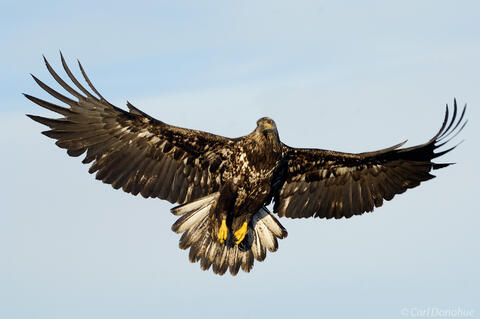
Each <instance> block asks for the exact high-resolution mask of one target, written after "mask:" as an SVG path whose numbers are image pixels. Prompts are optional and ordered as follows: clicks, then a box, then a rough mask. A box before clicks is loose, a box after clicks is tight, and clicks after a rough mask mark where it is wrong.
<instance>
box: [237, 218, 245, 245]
mask: <svg viewBox="0 0 480 319" xmlns="http://www.w3.org/2000/svg"><path fill="white" fill-rule="evenodd" d="M247 226H248V223H247V222H243V225H242V227H240V228H239V229H238V230H237V231H236V232H235V234H234V235H235V238H237V241H236V242H235V244H237V245H238V244H240V243H241V242H242V240H243V239H244V238H245V235H247V232H248V227H247Z"/></svg>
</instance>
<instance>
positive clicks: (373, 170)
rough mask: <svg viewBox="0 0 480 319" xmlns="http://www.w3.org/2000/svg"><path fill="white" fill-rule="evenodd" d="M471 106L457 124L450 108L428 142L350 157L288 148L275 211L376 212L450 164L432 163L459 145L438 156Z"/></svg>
mask: <svg viewBox="0 0 480 319" xmlns="http://www.w3.org/2000/svg"><path fill="white" fill-rule="evenodd" d="M465 110H466V107H465V108H464V109H463V111H462V113H461V115H460V117H459V118H458V120H457V103H456V101H455V102H454V111H453V116H452V118H451V119H450V120H449V114H448V106H447V109H446V114H445V120H444V122H443V125H442V127H441V129H440V130H439V132H438V133H437V134H436V135H435V136H434V137H433V138H432V139H431V140H429V141H428V142H427V143H425V144H422V145H418V146H414V147H409V148H400V147H401V146H402V145H403V144H404V143H405V142H403V143H400V144H398V145H395V146H392V147H390V148H386V149H383V150H379V151H376V152H368V153H360V154H349V153H340V152H333V151H327V150H317V149H297V148H291V147H288V146H286V145H285V146H284V152H285V154H286V156H285V160H284V161H283V162H282V163H281V165H280V166H279V167H278V168H277V171H276V175H275V179H274V180H273V187H274V194H273V198H274V201H275V206H274V211H275V212H276V213H277V214H278V215H280V216H286V217H291V218H302V217H312V216H313V217H320V218H332V217H335V218H341V217H346V218H349V217H351V216H353V215H361V214H363V213H364V212H371V211H373V209H374V207H380V206H382V204H383V200H384V199H385V200H391V199H392V198H393V197H394V196H395V195H396V194H401V193H403V192H405V191H406V190H407V189H408V188H413V187H416V186H418V185H419V184H420V183H421V182H423V181H426V180H429V179H431V178H433V177H434V176H433V175H431V174H430V171H431V170H432V169H439V168H442V167H446V166H448V165H450V164H436V163H433V162H432V160H433V159H435V158H437V157H439V156H441V155H443V154H445V153H447V152H449V151H451V150H452V149H454V148H455V147H452V148H450V149H447V150H444V151H441V152H438V153H435V152H434V151H435V150H436V149H437V148H439V147H441V146H443V145H445V143H447V142H448V141H449V140H447V141H444V140H445V139H446V138H447V137H448V136H450V135H451V134H452V133H454V132H455V134H454V135H453V136H452V138H453V137H454V136H455V135H456V134H457V133H458V132H460V131H461V130H462V129H463V127H464V126H465V124H466V121H465V122H463V117H464V115H465Z"/></svg>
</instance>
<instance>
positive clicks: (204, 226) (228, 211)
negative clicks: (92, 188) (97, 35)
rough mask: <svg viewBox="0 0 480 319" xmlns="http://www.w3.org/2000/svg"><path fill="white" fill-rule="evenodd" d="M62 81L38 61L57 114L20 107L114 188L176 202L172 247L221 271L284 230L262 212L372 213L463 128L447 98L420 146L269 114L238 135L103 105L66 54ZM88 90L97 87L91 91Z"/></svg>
mask: <svg viewBox="0 0 480 319" xmlns="http://www.w3.org/2000/svg"><path fill="white" fill-rule="evenodd" d="M61 62H62V65H63V68H64V70H65V72H66V74H67V75H68V77H69V78H70V80H71V81H72V83H73V84H74V87H76V88H74V87H72V86H71V85H69V84H67V83H66V82H65V81H64V80H63V79H62V78H61V77H60V76H58V75H57V73H56V72H55V71H54V70H53V68H52V67H51V66H50V64H49V63H48V62H47V60H46V59H45V64H46V67H47V69H48V71H49V72H50V74H51V75H52V76H53V78H54V79H55V80H56V81H57V82H58V84H60V86H62V87H63V88H64V89H65V90H66V91H67V92H68V93H70V94H71V97H67V96H65V95H63V94H61V93H58V92H57V91H55V90H54V89H52V88H50V87H49V86H47V85H46V84H44V83H43V82H42V81H40V80H39V79H37V78H36V77H35V76H33V75H32V76H33V79H34V80H35V81H36V82H37V84H38V85H39V86H40V87H41V88H42V89H44V90H45V91H47V92H48V93H49V94H50V95H52V96H53V97H54V98H56V99H57V100H59V101H61V102H63V103H65V104H67V105H68V106H69V107H68V108H66V107H63V106H59V105H56V104H53V103H51V102H47V101H44V100H41V99H39V98H36V97H33V96H31V95H28V94H25V96H26V97H27V98H28V99H29V100H31V101H32V102H34V103H36V104H38V105H40V106H42V107H44V108H46V109H48V110H51V111H53V112H56V113H58V114H60V115H62V117H60V118H58V119H50V118H45V117H40V116H36V115H28V116H29V117H30V118H31V119H33V120H35V121H37V122H39V123H41V124H44V125H46V126H48V127H49V128H50V130H48V131H45V132H43V134H45V135H46V136H48V137H50V138H53V139H56V140H57V142H56V144H57V145H58V146H59V147H61V148H64V149H66V150H67V153H68V155H70V156H80V155H82V154H84V153H85V152H86V155H85V158H84V160H83V163H85V164H86V163H92V165H91V166H90V169H89V173H95V172H96V178H97V179H98V180H101V181H103V182H104V183H108V184H111V185H112V186H113V188H115V189H118V188H122V189H123V190H124V191H125V192H127V193H131V194H133V195H137V194H139V193H140V194H141V195H142V196H143V197H155V198H160V199H166V200H168V201H169V202H171V203H177V204H180V205H179V206H176V207H174V208H173V209H172V210H171V211H172V213H173V214H174V215H177V216H181V217H180V218H179V219H178V220H177V221H176V222H175V223H174V224H173V226H172V230H173V231H175V232H177V233H183V235H182V236H181V238H180V248H182V249H188V248H190V252H189V259H190V261H191V262H198V261H200V266H201V268H202V269H203V270H207V269H209V268H210V267H212V268H213V271H214V272H215V273H217V274H224V273H225V272H226V271H227V269H229V270H230V273H231V274H232V275H235V274H237V273H238V271H239V269H240V267H241V268H242V269H243V270H244V271H245V272H249V271H250V270H251V268H252V267H253V262H254V259H256V260H258V261H262V260H264V259H265V257H266V250H267V249H268V250H269V251H271V252H274V251H276V250H277V248H278V242H277V239H282V238H285V237H286V236H287V231H286V230H285V228H284V227H283V226H282V225H281V224H280V223H279V221H278V220H277V219H276V218H275V216H274V215H273V214H272V213H271V212H270V211H268V209H267V208H266V206H267V205H268V204H269V203H271V202H272V201H273V202H274V206H273V213H275V214H277V215H278V216H281V217H284V216H285V217H289V218H303V217H319V218H327V219H329V218H342V217H345V218H350V217H352V216H353V215H361V214H363V213H365V212H371V211H373V209H374V208H375V207H380V206H381V205H382V203H383V200H391V199H392V198H393V197H394V196H395V195H396V194H400V193H403V192H405V191H406V190H407V189H409V188H413V187H416V186H418V185H419V184H420V183H421V182H423V181H426V180H429V179H431V178H433V177H434V176H433V175H431V174H430V171H431V170H435V169H439V168H442V167H446V166H448V165H450V164H449V163H444V164H437V163H433V162H432V160H433V159H434V158H436V157H439V156H441V155H443V154H445V153H447V152H449V151H451V150H452V149H453V148H454V147H452V148H450V149H447V150H444V151H441V152H434V151H435V150H436V149H437V148H439V147H441V146H443V145H444V144H445V143H446V142H448V141H445V139H446V138H447V137H448V136H450V135H451V134H452V133H454V132H455V135H456V133H458V132H460V131H461V130H462V129H463V127H464V126H465V124H466V121H463V119H464V115H465V107H464V108H463V111H462V112H461V115H460V116H459V117H457V103H456V101H455V102H454V109H453V115H452V116H451V117H450V116H449V109H448V106H447V108H446V112H445V120H444V122H443V125H442V126H441V128H440V130H439V131H438V133H437V134H436V135H435V136H434V137H433V138H431V139H430V140H429V141H428V142H426V143H425V144H422V145H418V146H414V147H408V148H400V147H401V146H402V145H403V144H404V143H405V142H403V143H400V144H397V145H394V146H392V147H389V148H386V149H382V150H379V151H375V152H367V153H360V154H350V153H340V152H334V151H328V150H321V149H299V148H292V147H289V146H287V145H285V144H283V143H282V142H281V141H280V139H279V135H278V131H277V127H276V125H275V122H274V121H273V120H272V119H270V118H267V117H264V118H261V119H259V120H258V121H257V127H256V129H255V130H254V131H253V132H251V133H250V134H248V135H245V136H242V137H239V138H226V137H222V136H218V135H214V134H210V133H206V132H202V131H196V130H190V129H185V128H180V127H175V126H172V125H168V124H166V123H164V122H162V121H159V120H156V119H154V118H153V117H151V116H149V115H147V114H145V113H144V112H142V111H140V110H139V109H137V108H135V107H134V106H133V105H132V104H130V103H128V102H127V106H128V108H129V112H127V111H124V110H122V109H120V108H117V107H116V106H114V105H112V104H110V103H109V102H108V101H107V100H106V99H105V98H103V96H102V95H100V93H99V92H98V91H97V90H96V89H95V87H94V86H93V85H92V83H91V82H90V80H89V79H88V77H87V75H86V74H85V71H84V69H83V68H82V66H81V64H80V63H79V67H80V71H81V73H82V75H83V77H84V78H85V81H86V83H87V84H88V86H89V87H90V89H91V91H89V90H87V89H86V88H85V87H84V86H82V84H81V83H80V82H79V81H78V80H77V79H76V78H75V77H74V76H73V74H72V72H71V71H70V69H69V68H68V66H67V64H66V63H65V60H64V58H63V56H61ZM92 92H93V93H92Z"/></svg>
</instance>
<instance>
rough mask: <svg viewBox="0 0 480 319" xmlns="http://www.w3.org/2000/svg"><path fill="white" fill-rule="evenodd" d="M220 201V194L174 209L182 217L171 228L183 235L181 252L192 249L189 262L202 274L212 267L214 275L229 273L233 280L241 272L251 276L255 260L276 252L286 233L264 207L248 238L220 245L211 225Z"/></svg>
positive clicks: (250, 224) (252, 222) (255, 220)
mask: <svg viewBox="0 0 480 319" xmlns="http://www.w3.org/2000/svg"><path fill="white" fill-rule="evenodd" d="M219 197H220V194H219V193H218V192H217V193H213V194H210V195H208V196H205V197H202V198H200V199H198V200H196V201H194V202H191V203H187V204H183V205H180V206H177V207H175V208H173V209H172V213H173V214H174V215H177V216H178V215H180V216H181V217H180V218H179V219H178V220H177V221H176V222H175V223H174V224H173V225H172V230H173V231H174V232H176V233H183V234H182V237H181V238H180V243H179V246H180V248H181V249H188V248H190V252H189V259H190V261H191V262H198V261H199V262H200V268H201V269H202V270H208V269H209V268H210V267H212V270H213V272H214V273H216V274H219V275H223V274H224V273H225V272H226V271H227V270H228V269H229V270H230V273H231V274H232V275H233V276H235V275H236V274H237V273H238V271H239V270H240V268H241V269H242V270H243V271H245V272H250V270H251V269H252V267H253V262H254V259H256V260H258V261H263V260H264V259H265V258H266V256H267V249H268V250H269V251H270V252H274V251H276V250H277V249H278V241H277V239H282V238H285V237H287V235H288V234H287V231H286V230H285V228H284V227H283V226H282V225H281V224H280V222H279V221H278V220H277V219H276V218H275V216H273V215H272V213H270V212H269V211H268V210H267V209H266V208H265V207H262V208H261V209H260V210H259V211H258V212H257V213H255V214H254V215H253V216H252V220H251V222H250V223H249V224H248V232H247V235H246V236H245V238H244V240H243V241H242V242H241V243H240V244H239V245H235V244H231V243H232V242H231V241H230V242H229V241H228V240H227V241H226V242H225V243H220V242H219V241H218V239H217V236H216V234H213V227H212V225H211V222H210V217H211V214H212V213H213V212H214V209H215V207H216V204H217V201H218V199H219Z"/></svg>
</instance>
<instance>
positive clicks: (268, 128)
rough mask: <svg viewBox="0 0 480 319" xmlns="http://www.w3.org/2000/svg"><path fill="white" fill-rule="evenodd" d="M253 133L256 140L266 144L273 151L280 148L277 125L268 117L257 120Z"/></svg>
mask: <svg viewBox="0 0 480 319" xmlns="http://www.w3.org/2000/svg"><path fill="white" fill-rule="evenodd" d="M253 133H254V134H255V135H256V136H257V139H258V138H259V139H260V140H263V141H264V142H266V143H267V144H270V145H271V146H273V148H274V149H276V148H278V147H279V146H280V138H279V136H278V131H277V125H276V124H275V122H274V121H273V120H272V119H271V118H269V117H262V118H261V119H259V120H258V121H257V128H256V129H255V131H254V132H253Z"/></svg>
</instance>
